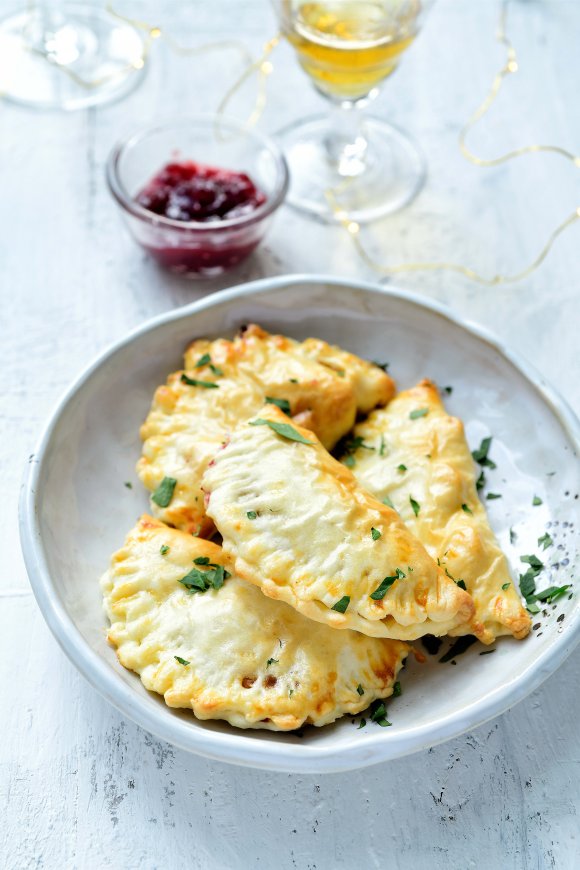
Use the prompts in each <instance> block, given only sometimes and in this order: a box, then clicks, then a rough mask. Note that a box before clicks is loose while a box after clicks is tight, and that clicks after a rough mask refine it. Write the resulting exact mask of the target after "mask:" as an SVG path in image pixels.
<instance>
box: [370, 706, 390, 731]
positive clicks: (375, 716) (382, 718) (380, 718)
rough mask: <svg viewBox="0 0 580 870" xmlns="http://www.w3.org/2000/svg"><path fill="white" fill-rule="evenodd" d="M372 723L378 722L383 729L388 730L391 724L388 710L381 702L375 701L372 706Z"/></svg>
mask: <svg viewBox="0 0 580 870" xmlns="http://www.w3.org/2000/svg"><path fill="white" fill-rule="evenodd" d="M371 722H376V723H377V725H380V726H381V728H386V727H387V726H388V725H390V724H391V723H390V722H389V721H388V719H387V710H386V707H385V705H384V703H383V702H382V701H380V700H377V701H373V703H372V705H371Z"/></svg>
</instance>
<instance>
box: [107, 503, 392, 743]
mask: <svg viewBox="0 0 580 870" xmlns="http://www.w3.org/2000/svg"><path fill="white" fill-rule="evenodd" d="M196 561H197V565H196V564H194V563H195V562H196ZM200 562H202V563H203V562H207V563H210V564H205V565H204V564H200ZM215 565H219V566H222V567H223V568H224V569H225V570H226V571H228V572H230V574H231V576H226V575H225V574H224V576H223V577H222V573H221V570H220V571H219V575H218V577H219V581H221V583H222V585H221V586H220V587H219V588H217V589H215V588H213V587H211V588H209V589H207V591H205V592H198V593H191V592H189V591H188V588H187V586H186V585H184V584H183V582H180V581H183V580H184V578H187V575H188V574H189V572H190V571H192V569H194V571H193V575H190V580H189V581H187V580H186V582H188V583H189V584H190V588H191V586H192V584H194V583H196V582H197V580H196V570H195V569H197V574H201V576H202V578H203V577H204V576H206V572H213V576H214V579H215V576H216V575H215V568H213V567H212V566H215ZM198 579H199V578H198ZM101 585H102V590H103V595H104V601H105V608H106V612H107V614H108V616H109V619H110V621H111V628H110V630H109V633H108V638H109V641H110V642H111V644H113V646H115V647H116V648H117V654H118V657H119V660H120V662H121V664H123V665H124V666H125V667H126V668H129V669H131V670H133V671H136V672H137V673H138V674H140V676H141V680H142V682H143V685H144V686H145V688H147V689H149V690H150V691H153V692H158V693H159V694H161V695H163V696H164V697H165V701H166V702H167V704H168V705H169V706H170V707H185V708H189V709H192V710H193V712H194V713H195V715H196V716H197V717H198V718H199V719H225V720H227V721H228V722H230V723H231V724H232V725H235V726H237V727H238V728H267V729H270V730H275V731H279V730H281V731H286V730H290V729H292V728H298V727H299V726H300V725H302V724H304V723H312V724H314V725H326V724H327V723H329V722H333V721H334V720H335V719H337V718H339V717H340V716H343V715H344V714H346V713H358V712H360V711H361V710H363V709H364V708H366V707H367V705H368V704H370V703H371V701H373V700H374V699H375V698H386V697H388V696H389V695H391V694H392V691H393V683H394V680H395V677H396V675H397V672H398V671H399V669H400V668H401V666H402V664H403V662H404V659H405V657H406V655H407V653H408V652H409V648H408V647H407V645H406V644H404V643H400V642H398V641H390V640H382V639H380V640H379V639H376V638H368V637H364V635H361V634H357V633H356V632H335V631H333V630H332V629H330V628H327V627H326V626H324V625H317V624H315V623H312V622H310V620H308V619H306V618H305V617H304V616H301V615H300V614H299V613H297V612H296V611H295V610H294V609H293V608H291V607H289V606H288V605H287V604H283V603H282V602H278V601H272V600H271V599H270V598H267V597H266V596H265V595H262V593H261V592H260V590H259V589H257V588H256V587H255V586H252V585H251V584H249V583H245V582H244V581H243V580H241V579H239V577H237V576H235V572H234V568H233V566H232V564H231V560H230V559H229V558H228V557H227V556H226V554H225V553H224V552H223V550H222V549H221V548H220V547H218V546H217V545H216V544H212V543H210V542H209V541H204V540H201V539H199V538H193V537H192V536H191V535H187V534H186V533H185V532H180V531H177V530H176V529H171V528H169V527H168V526H165V525H163V523H160V522H158V521H157V520H154V519H153V518H152V517H148V516H143V517H142V518H141V520H140V521H139V523H138V524H137V526H136V527H135V528H134V529H133V530H132V531H131V532H130V533H129V535H128V536H127V539H126V542H125V545H124V547H123V548H122V549H121V550H119V551H118V552H117V553H115V554H114V555H113V557H112V559H111V565H110V568H109V570H108V571H107V572H106V574H105V575H104V577H103V579H102V581H101ZM202 585H203V583H202ZM216 585H219V582H218V583H216Z"/></svg>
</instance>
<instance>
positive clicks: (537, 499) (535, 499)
mask: <svg viewBox="0 0 580 870" xmlns="http://www.w3.org/2000/svg"><path fill="white" fill-rule="evenodd" d="M532 504H533V506H534V507H538V505H540V504H544V502H543V501H542V499H541V498H540V497H539V496H538V495H535V496H534V497H533V499H532Z"/></svg>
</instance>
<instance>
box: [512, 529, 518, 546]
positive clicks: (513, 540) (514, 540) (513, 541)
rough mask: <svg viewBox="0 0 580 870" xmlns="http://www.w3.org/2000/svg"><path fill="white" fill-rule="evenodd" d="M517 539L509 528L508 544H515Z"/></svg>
mask: <svg viewBox="0 0 580 870" xmlns="http://www.w3.org/2000/svg"><path fill="white" fill-rule="evenodd" d="M517 539H518V536H517V534H516V533H515V532H514V530H513V529H512V528H510V544H515V542H516V541H517Z"/></svg>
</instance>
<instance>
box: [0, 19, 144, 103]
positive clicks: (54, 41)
mask: <svg viewBox="0 0 580 870" xmlns="http://www.w3.org/2000/svg"><path fill="white" fill-rule="evenodd" d="M143 69H144V45H143V40H142V38H141V36H140V35H139V34H138V33H137V31H136V30H135V29H134V28H133V27H131V26H130V25H128V24H125V23H124V22H122V21H117V20H116V19H115V18H113V17H112V16H111V15H110V14H108V13H107V12H106V11H105V10H104V9H98V8H94V7H91V6H83V5H79V4H76V3H70V4H69V3H65V4H64V7H63V12H62V14H61V13H60V12H56V13H54V14H53V15H52V16H51V17H50V18H49V17H48V16H47V15H44V16H43V15H42V14H41V13H40V12H20V13H17V14H15V15H12V16H10V17H9V18H5V19H4V20H3V21H0V94H1V95H2V96H3V97H6V98H7V99H10V100H12V101H14V102H16V103H20V104H22V105H26V106H30V107H33V108H37V109H65V110H71V109H83V108H85V107H87V106H97V105H99V104H101V103H108V102H110V101H111V100H116V99H119V98H121V97H123V96H125V94H127V93H129V91H131V90H133V88H134V87H135V86H136V85H137V84H138V83H139V81H140V80H141V78H142V73H143Z"/></svg>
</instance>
